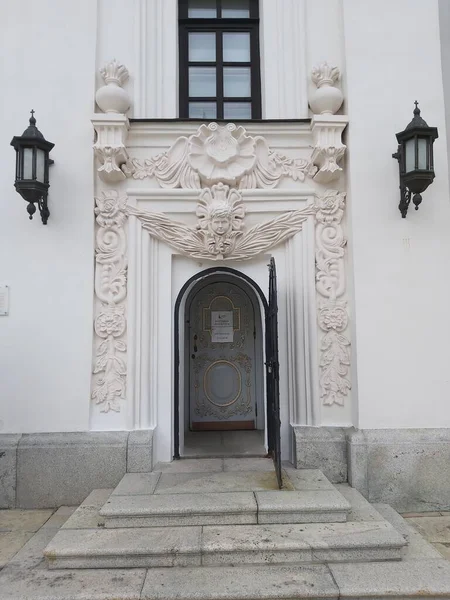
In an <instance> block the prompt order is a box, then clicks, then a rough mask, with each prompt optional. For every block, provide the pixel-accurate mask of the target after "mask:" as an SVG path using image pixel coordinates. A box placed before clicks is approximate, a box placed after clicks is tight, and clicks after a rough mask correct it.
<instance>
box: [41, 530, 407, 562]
mask: <svg viewBox="0 0 450 600" xmlns="http://www.w3.org/2000/svg"><path fill="white" fill-rule="evenodd" d="M405 545H406V542H405V540H404V538H403V536H401V535H400V534H399V533H397V531H395V529H394V528H393V527H392V525H390V524H389V523H387V522H370V523H333V524H306V525H298V524H296V525H278V524H277V525H237V526H233V527H230V526H214V527H208V526H205V527H203V528H202V527H150V528H140V529H131V528H130V529H109V530H108V529H92V530H81V529H80V530H61V531H59V532H58V533H57V534H56V536H55V538H54V539H53V540H52V541H51V542H50V544H49V545H48V546H47V548H46V549H45V552H44V554H45V557H46V559H47V563H48V566H49V568H51V569H95V568H97V569H109V568H126V567H129V568H141V567H176V566H183V567H188V566H201V565H203V566H215V565H234V564H240V565H244V564H269V563H324V562H342V561H373V560H376V561H380V560H400V558H401V551H402V548H403V547H404V546H405Z"/></svg>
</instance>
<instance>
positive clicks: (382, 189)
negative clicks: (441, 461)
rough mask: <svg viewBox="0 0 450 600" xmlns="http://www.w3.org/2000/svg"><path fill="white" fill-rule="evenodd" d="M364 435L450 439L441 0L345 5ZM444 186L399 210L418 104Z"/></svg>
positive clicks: (449, 255)
mask: <svg viewBox="0 0 450 600" xmlns="http://www.w3.org/2000/svg"><path fill="white" fill-rule="evenodd" d="M343 8H344V28H345V29H344V34H345V50H346V65H347V67H346V79H347V81H346V85H347V94H348V113H349V118H350V125H349V128H348V138H347V140H348V147H349V155H348V161H347V164H348V165H349V173H348V175H349V214H350V219H349V221H350V228H349V229H350V231H349V237H350V246H351V253H352V258H353V267H354V282H353V283H354V300H355V306H354V311H353V314H354V316H355V319H356V325H355V332H354V334H355V335H354V339H355V341H356V353H357V356H356V358H357V379H358V380H357V385H358V404H359V426H360V427H363V428H377V427H380V428H381V427H383V428H384V427H387V428H389V427H393V428H394V427H449V426H450V410H449V404H448V398H449V394H450V378H449V350H448V339H449V337H450V321H449V319H448V310H449V308H448V298H449V293H450V277H449V264H450V236H449V227H450V201H449V188H448V173H447V169H448V164H447V160H448V157H447V145H446V135H445V115H444V100H443V86H442V73H441V57H440V41H439V15H438V2H437V0H427V2H423V1H422V0H378V2H361V1H360V0H343ZM416 99H417V100H418V101H419V102H420V108H421V109H422V116H423V117H424V118H425V120H426V121H427V122H428V124H429V125H430V126H437V127H438V129H439V139H438V140H437V141H436V143H435V171H436V179H435V182H434V183H433V185H432V186H431V187H430V188H429V189H428V190H427V191H426V192H425V193H424V194H423V198H424V200H423V204H422V205H421V207H420V210H419V211H418V212H416V211H414V210H413V209H412V208H410V210H409V213H408V216H407V218H406V219H402V218H401V216H400V213H399V211H398V208H397V205H398V201H399V192H398V165H397V162H396V161H395V160H394V159H392V158H391V154H392V153H393V152H395V150H396V139H395V135H394V134H395V133H396V132H398V131H401V130H402V129H404V127H405V126H406V125H407V123H408V122H409V121H410V120H411V118H412V110H413V108H414V104H413V102H414V100H416Z"/></svg>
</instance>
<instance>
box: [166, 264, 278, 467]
mask: <svg viewBox="0 0 450 600" xmlns="http://www.w3.org/2000/svg"><path fill="white" fill-rule="evenodd" d="M267 308H268V307H267V300H266V298H265V296H264V294H263V292H262V291H261V289H260V288H259V286H258V285H257V284H256V283H255V282H253V281H252V280H251V279H250V278H248V277H247V276H245V275H244V274H242V273H239V272H238V271H235V270H234V269H230V268H220V269H215V268H212V269H207V270H206V271H203V272H201V273H199V274H198V275H196V276H194V277H193V278H191V280H189V281H188V282H186V284H185V285H184V286H183V289H182V290H181V291H180V294H179V296H178V298H177V301H176V306H175V335H176V339H175V349H176V356H175V407H174V408H175V411H174V412H175V419H174V441H175V444H174V446H175V447H174V458H181V457H190V458H192V457H205V456H208V457H220V456H236V457H238V456H265V455H266V454H267V435H266V429H267V415H266V402H265V398H266V381H265V369H264V361H265V344H264V336H265V316H266V314H267ZM177 366H178V368H177Z"/></svg>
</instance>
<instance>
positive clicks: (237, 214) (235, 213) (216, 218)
mask: <svg viewBox="0 0 450 600" xmlns="http://www.w3.org/2000/svg"><path fill="white" fill-rule="evenodd" d="M244 216H245V209H244V206H243V203H242V198H241V195H240V193H239V192H238V191H237V190H233V189H232V190H230V188H229V187H228V186H227V185H224V184H223V183H218V184H217V185H213V187H212V188H211V189H210V188H205V189H204V190H202V192H201V195H200V199H199V203H198V205H197V217H198V228H199V229H203V230H205V229H206V230H208V231H209V233H211V234H213V235H219V236H225V235H228V234H230V233H231V232H232V231H239V230H240V229H241V227H242V222H243V219H244Z"/></svg>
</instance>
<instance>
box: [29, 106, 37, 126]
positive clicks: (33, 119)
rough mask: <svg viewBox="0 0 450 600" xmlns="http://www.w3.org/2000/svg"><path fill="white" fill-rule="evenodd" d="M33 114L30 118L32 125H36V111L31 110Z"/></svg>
mask: <svg viewBox="0 0 450 600" xmlns="http://www.w3.org/2000/svg"><path fill="white" fill-rule="evenodd" d="M30 113H31V117H30V125H36V119H35V118H34V110H33V109H31V110H30Z"/></svg>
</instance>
